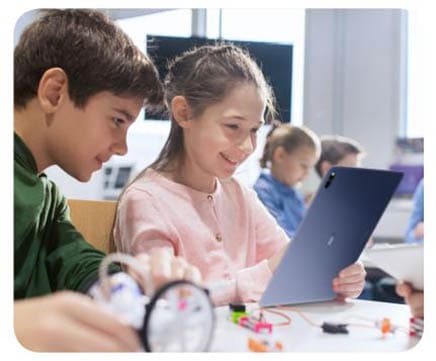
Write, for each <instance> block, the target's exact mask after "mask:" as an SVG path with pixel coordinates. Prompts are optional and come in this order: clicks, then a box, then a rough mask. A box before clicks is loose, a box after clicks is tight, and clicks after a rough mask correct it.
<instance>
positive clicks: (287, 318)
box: [249, 308, 292, 327]
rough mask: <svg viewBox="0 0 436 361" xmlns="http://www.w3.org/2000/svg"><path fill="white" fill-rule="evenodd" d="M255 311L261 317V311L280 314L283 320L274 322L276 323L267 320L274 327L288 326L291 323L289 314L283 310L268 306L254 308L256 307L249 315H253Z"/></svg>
mask: <svg viewBox="0 0 436 361" xmlns="http://www.w3.org/2000/svg"><path fill="white" fill-rule="evenodd" d="M255 312H259V318H262V317H263V312H267V313H273V314H275V315H277V316H280V317H282V318H283V319H284V320H285V321H282V322H276V323H271V322H269V323H271V325H272V326H274V327H283V326H289V325H290V324H291V322H292V318H291V317H290V316H288V315H286V314H285V313H283V312H279V311H275V310H271V309H269V308H256V309H254V310H252V311H251V312H250V314H249V315H250V316H252V315H254V313H255Z"/></svg>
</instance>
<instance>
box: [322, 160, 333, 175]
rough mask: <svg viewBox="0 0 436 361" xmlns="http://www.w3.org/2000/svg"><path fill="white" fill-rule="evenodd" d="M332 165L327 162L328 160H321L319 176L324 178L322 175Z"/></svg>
mask: <svg viewBox="0 0 436 361" xmlns="http://www.w3.org/2000/svg"><path fill="white" fill-rule="evenodd" d="M332 166H333V165H332V164H331V163H330V162H329V161H328V160H323V161H322V162H321V167H320V168H321V175H322V176H323V177H324V175H325V174H326V173H327V172H328V170H329V169H330V168H331V167H332Z"/></svg>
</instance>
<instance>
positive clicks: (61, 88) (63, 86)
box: [37, 68, 68, 114]
mask: <svg viewBox="0 0 436 361" xmlns="http://www.w3.org/2000/svg"><path fill="white" fill-rule="evenodd" d="M67 95H68V77H67V74H65V71H64V70H63V69H61V68H50V69H48V70H47V71H46V72H45V73H44V74H43V75H42V77H41V80H40V81H39V86H38V94H37V97H38V100H39V103H40V105H41V107H42V109H43V111H44V112H45V113H47V114H51V113H54V112H55V111H56V109H57V108H58V107H59V105H60V104H61V102H62V100H64V98H65V97H66V96H67Z"/></svg>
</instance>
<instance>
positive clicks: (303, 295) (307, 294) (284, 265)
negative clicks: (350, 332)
mask: <svg viewBox="0 0 436 361" xmlns="http://www.w3.org/2000/svg"><path fill="white" fill-rule="evenodd" d="M401 178H402V173H399V172H392V171H385V170H375V169H365V168H347V167H333V168H331V169H330V170H329V172H328V173H327V174H326V176H325V177H324V178H323V180H322V182H321V185H320V186H319V188H318V191H317V193H316V195H315V197H314V199H313V201H312V204H311V206H310V207H309V209H308V210H307V213H306V215H305V217H304V219H303V221H302V222H301V224H300V226H299V228H298V229H297V232H296V233H295V236H294V238H293V240H292V241H291V242H290V244H289V245H288V248H287V249H286V252H285V254H284V256H283V258H282V260H281V261H280V264H279V265H278V267H277V269H276V271H275V273H274V275H273V277H272V279H271V281H270V282H269V284H268V286H267V288H266V290H265V292H264V294H263V295H262V298H261V300H260V301H259V304H260V305H261V306H262V307H268V306H277V305H286V304H297V303H306V302H317V301H325V300H331V299H333V298H335V297H336V294H335V293H334V292H333V290H332V281H333V279H334V278H335V277H336V276H337V275H338V273H339V271H341V270H342V269H343V268H345V267H346V266H349V265H351V264H353V263H354V262H356V261H357V259H358V258H359V256H360V254H361V252H362V250H363V248H364V247H365V244H366V242H367V241H368V239H369V238H370V236H371V234H372V232H373V231H374V228H375V227H376V225H377V223H378V221H379V219H380V217H381V216H382V214H383V212H384V210H385V209H386V206H387V205H388V203H389V201H390V199H391V197H392V195H393V193H394V191H395V189H396V188H397V186H398V184H399V182H400V180H401Z"/></svg>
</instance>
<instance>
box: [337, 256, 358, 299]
mask: <svg viewBox="0 0 436 361" xmlns="http://www.w3.org/2000/svg"><path fill="white" fill-rule="evenodd" d="M365 277H366V271H365V268H364V267H363V265H362V264H361V263H360V262H356V263H353V264H352V265H351V266H348V267H346V268H344V269H343V270H342V271H340V272H339V275H338V277H336V278H335V279H334V280H333V291H335V292H336V293H337V294H338V297H337V298H338V299H339V300H344V299H345V298H347V297H351V298H356V297H358V296H359V295H360V294H361V293H362V291H363V287H364V285H365Z"/></svg>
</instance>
